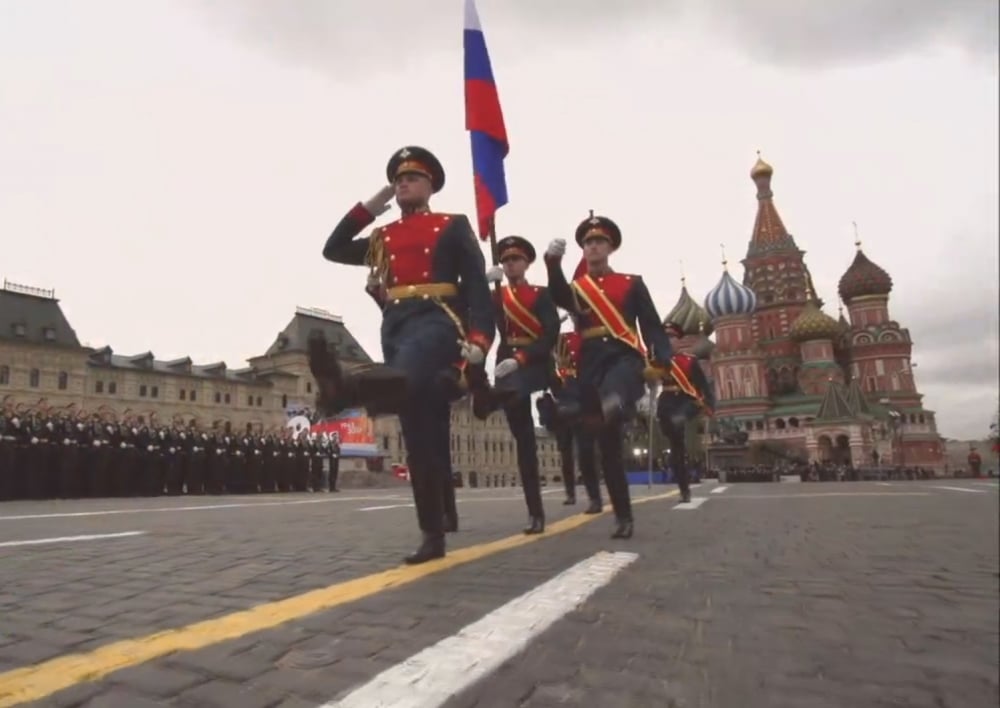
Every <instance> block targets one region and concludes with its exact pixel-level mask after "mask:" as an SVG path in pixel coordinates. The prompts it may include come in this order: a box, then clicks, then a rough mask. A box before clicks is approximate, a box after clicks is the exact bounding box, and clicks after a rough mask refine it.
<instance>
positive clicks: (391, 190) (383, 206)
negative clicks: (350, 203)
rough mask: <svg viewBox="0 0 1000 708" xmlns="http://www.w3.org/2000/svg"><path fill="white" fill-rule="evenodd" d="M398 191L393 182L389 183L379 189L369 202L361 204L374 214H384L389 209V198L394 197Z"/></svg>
mask: <svg viewBox="0 0 1000 708" xmlns="http://www.w3.org/2000/svg"><path fill="white" fill-rule="evenodd" d="M395 193H396V188H395V187H393V186H392V185H391V184H387V185H386V186H384V187H382V189H380V190H378V192H377V193H376V194H375V196H374V197H372V198H371V199H369V200H368V201H367V202H363V203H362V205H361V206H363V207H364V208H365V211H367V212H368V213H369V214H371V215H372V216H378V215H379V214H384V213H386V212H387V211H389V207H390V204H389V200H390V199H392V197H393V195H394V194H395Z"/></svg>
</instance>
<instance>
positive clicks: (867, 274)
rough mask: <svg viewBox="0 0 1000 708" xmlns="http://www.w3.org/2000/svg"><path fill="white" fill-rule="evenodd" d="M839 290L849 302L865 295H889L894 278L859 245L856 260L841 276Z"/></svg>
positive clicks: (841, 295)
mask: <svg viewBox="0 0 1000 708" xmlns="http://www.w3.org/2000/svg"><path fill="white" fill-rule="evenodd" d="M837 290H838V292H839V293H840V299H841V300H843V301H844V302H847V303H849V302H850V301H851V300H853V299H854V298H857V297H864V296H865V295H888V294H889V293H890V292H891V291H892V278H891V277H890V275H889V274H888V273H887V272H886V271H885V269H884V268H882V267H881V266H879V265H876V264H875V263H872V261H871V260H869V258H868V256H866V255H865V252H864V251H862V250H861V247H860V245H859V246H858V252H857V253H856V254H855V255H854V262H853V263H851V266H850V268H848V269H847V271H846V272H845V273H844V275H842V276H841V278H840V283H839V284H838V286H837Z"/></svg>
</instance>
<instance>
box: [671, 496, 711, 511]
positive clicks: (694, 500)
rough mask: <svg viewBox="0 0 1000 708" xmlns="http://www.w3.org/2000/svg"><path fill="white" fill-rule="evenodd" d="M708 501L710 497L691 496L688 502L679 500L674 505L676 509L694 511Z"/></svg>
mask: <svg viewBox="0 0 1000 708" xmlns="http://www.w3.org/2000/svg"><path fill="white" fill-rule="evenodd" d="M707 501H708V497H691V501H689V502H688V503H687V504H685V503H684V502H679V503H677V504H675V505H674V511H694V510H695V509H697V508H698V507H699V506H701V505H702V504H704V503H705V502H707Z"/></svg>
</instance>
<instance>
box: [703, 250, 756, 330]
mask: <svg viewBox="0 0 1000 708" xmlns="http://www.w3.org/2000/svg"><path fill="white" fill-rule="evenodd" d="M705 309H706V310H707V311H708V314H709V315H711V316H712V317H713V318H716V317H727V316H729V315H750V314H753V311H754V310H755V309H757V294H756V293H754V291H753V290H751V289H750V288H749V287H747V286H746V285H743V284H741V283H737V282H736V281H735V280H734V279H733V276H731V275H730V274H729V270H728V268H726V264H725V262H723V271H722V278H720V279H719V282H718V283H716V285H715V287H714V288H712V289H711V290H709V291H708V295H707V296H706V297H705Z"/></svg>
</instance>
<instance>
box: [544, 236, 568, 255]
mask: <svg viewBox="0 0 1000 708" xmlns="http://www.w3.org/2000/svg"><path fill="white" fill-rule="evenodd" d="M545 255H546V257H549V258H562V257H563V256H565V255H566V239H564V238H554V239H552V242H551V243H550V244H549V247H548V248H547V249H546V250H545Z"/></svg>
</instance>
